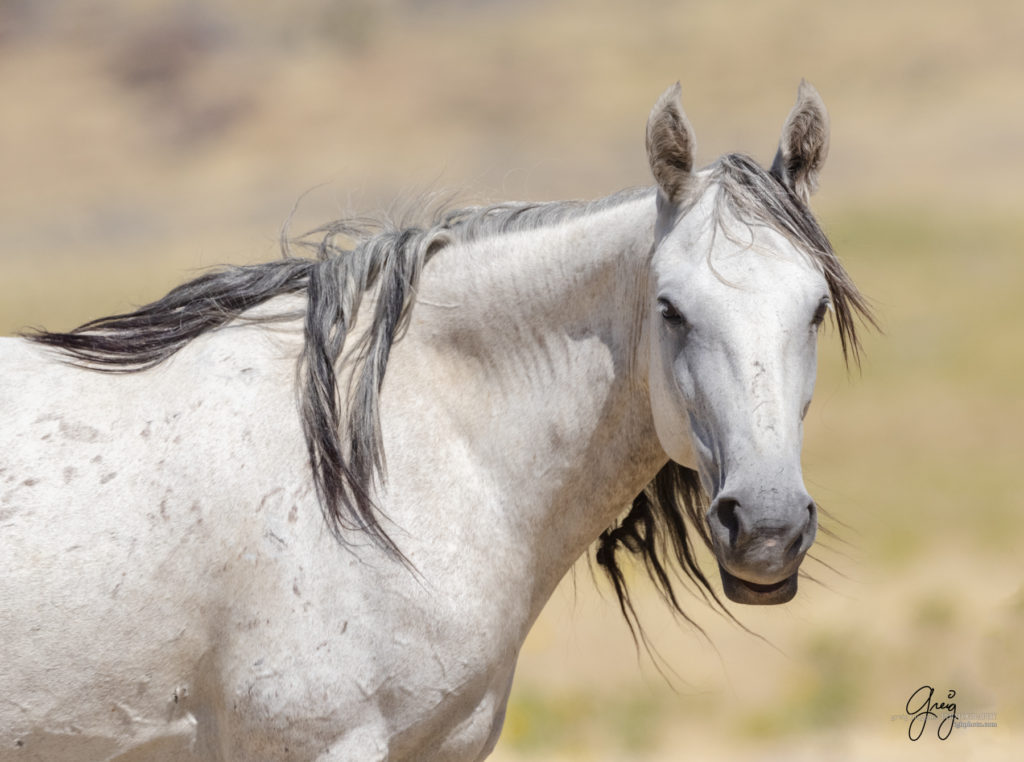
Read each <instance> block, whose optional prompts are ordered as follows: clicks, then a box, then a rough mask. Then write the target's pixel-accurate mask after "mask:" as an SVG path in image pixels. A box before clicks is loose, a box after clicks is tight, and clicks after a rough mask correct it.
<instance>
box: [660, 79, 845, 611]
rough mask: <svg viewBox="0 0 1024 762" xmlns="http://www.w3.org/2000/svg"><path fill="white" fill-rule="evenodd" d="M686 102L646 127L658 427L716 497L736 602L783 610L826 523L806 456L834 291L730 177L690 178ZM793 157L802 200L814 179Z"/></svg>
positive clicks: (719, 543) (717, 543) (671, 99)
mask: <svg viewBox="0 0 1024 762" xmlns="http://www.w3.org/2000/svg"><path fill="white" fill-rule="evenodd" d="M803 92H804V91H803V90H802V93H803ZM677 95H678V94H677V92H676V93H673V91H669V92H668V93H666V95H665V96H663V97H662V100H661V101H659V103H658V105H656V106H655V110H654V112H653V113H652V115H651V122H650V123H649V125H648V153H649V157H650V160H651V167H652V170H653V172H654V176H655V178H656V179H657V180H658V186H659V192H658V207H659V212H658V222H657V227H656V231H655V250H654V254H653V257H652V261H651V274H650V288H649V316H648V334H647V335H648V336H649V337H650V353H649V357H650V368H649V377H648V378H649V385H650V393H651V405H652V412H653V416H654V422H655V428H656V430H657V434H658V438H659V440H660V442H661V444H662V447H663V448H664V449H665V452H666V453H667V454H668V456H669V457H670V458H672V459H673V460H675V461H677V462H679V463H682V464H684V465H688V466H693V467H696V468H697V469H698V471H699V473H700V476H701V481H702V483H703V485H704V488H705V489H706V491H707V492H708V494H709V495H710V496H711V506H710V510H709V511H708V513H707V524H708V530H709V535H710V537H711V541H712V547H713V550H714V552H715V555H716V557H717V560H718V563H719V567H720V571H721V575H722V582H723V587H724V590H725V593H726V595H727V596H728V597H729V598H730V599H732V600H734V601H737V602H740V603H782V602H785V601H788V600H790V599H791V598H792V597H793V596H794V595H795V594H796V588H797V571H798V568H799V565H800V562H801V561H802V560H803V558H804V555H805V554H806V552H807V550H808V548H809V547H810V545H811V543H812V542H813V541H814V536H815V531H816V528H817V516H816V508H815V504H814V501H813V500H812V499H811V497H810V496H809V495H808V494H807V491H806V489H805V487H804V484H803V478H802V475H801V469H800V448H801V444H802V438H803V426H802V422H803V416H804V414H805V413H806V410H807V407H808V405H809V404H810V400H811V394H812V391H813V388H814V378H815V372H816V363H817V357H816V354H817V352H816V348H817V333H818V326H819V325H820V324H821V321H822V319H823V317H824V315H825V311H826V310H827V308H828V306H829V291H828V286H827V283H826V281H825V279H824V277H823V275H822V274H821V273H820V272H819V271H818V269H817V268H816V267H815V265H814V264H813V263H812V261H811V258H810V257H808V256H807V255H805V254H804V253H802V252H800V251H798V250H797V249H796V248H795V246H794V245H793V244H792V243H791V242H790V240H789V239H788V238H787V237H785V236H783V235H782V234H781V233H779V232H778V231H777V230H775V229H773V228H772V227H771V226H770V225H767V224H761V223H750V224H748V223H746V222H744V221H743V220H741V219H738V218H737V216H736V214H734V212H735V209H736V206H735V203H733V204H730V203H726V200H725V198H724V197H725V196H726V195H727V194H728V192H729V189H727V188H725V187H724V186H723V184H724V183H726V182H728V178H723V177H722V176H719V177H718V178H717V179H716V177H715V175H714V173H713V172H712V173H701V174H695V173H693V172H692V171H691V167H692V159H691V157H692V150H693V146H694V140H693V135H692V131H691V130H690V128H689V125H688V123H687V122H686V119H685V116H684V115H683V114H682V110H681V108H679V106H678V98H677ZM815 97H816V94H815ZM798 105H799V102H798ZM791 119H792V116H791ZM786 142H787V140H786V136H785V135H784V138H783V143H784V144H786ZM794 142H796V143H798V142H799V141H794ZM819 153H820V152H819ZM798 158H799V157H798ZM818 158H819V159H820V156H819V157H818ZM787 161H789V164H787V165H786V166H787V167H788V168H789V170H788V171H790V172H791V177H792V178H796V177H800V178H802V180H801V182H803V183H804V185H803V186H801V188H797V187H796V186H795V183H796V180H795V179H794V180H791V183H793V184H790V185H789V188H790V190H791V191H793V192H794V194H796V195H801V194H802V192H803V191H806V189H807V188H808V187H811V185H812V183H813V180H814V177H813V175H812V174H811V173H810V170H808V169H807V167H802V166H801V165H800V164H799V161H798V160H797V159H793V158H792V156H790V157H789V159H787ZM815 171H816V169H815ZM780 176H781V174H777V175H776V177H780ZM765 179H766V181H771V182H775V180H773V179H772V178H768V177H767V176H765ZM783 181H784V180H783ZM784 182H785V181H784ZM738 214H739V216H742V210H741V211H740V212H739V213H738Z"/></svg>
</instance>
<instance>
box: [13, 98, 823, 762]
mask: <svg viewBox="0 0 1024 762" xmlns="http://www.w3.org/2000/svg"><path fill="white" fill-rule="evenodd" d="M805 100H806V99H805ZM798 105H799V104H798ZM679 115H681V111H678V110H677V106H675V104H674V103H673V102H671V101H670V100H667V99H665V98H663V99H662V101H660V102H659V106H656V109H655V112H654V113H653V114H652V117H651V122H650V126H649V153H650V155H651V162H652V169H653V170H654V174H655V177H656V179H657V180H658V186H659V187H658V188H657V189H655V190H653V191H641V192H634V193H629V194H625V195H623V196H621V197H617V198H615V199H613V200H611V201H609V202H608V203H605V204H602V205H599V206H597V207H595V208H592V209H591V208H588V209H585V210H583V211H579V212H571V213H569V212H562V211H561V210H560V209H555V211H557V212H559V214H558V216H557V217H556V216H555V215H552V216H551V217H550V218H549V219H546V220H545V221H543V222H541V223H536V224H529V225H524V226H523V227H521V228H518V229H517V228H515V227H514V226H512V225H506V227H507V228H508V229H507V230H502V231H501V232H492V233H489V234H486V235H477V236H471V235H463V236H462V237H461V238H460V237H459V236H458V235H455V234H454V233H453V232H452V229H450V228H444V229H439V230H438V231H437V235H436V236H435V240H425V241H424V243H423V246H424V250H425V251H426V250H429V251H430V252H431V261H430V263H429V267H425V268H423V270H422V272H421V273H418V274H417V278H416V279H415V280H416V283H415V299H414V304H413V305H412V306H411V308H410V311H409V312H408V314H407V322H406V323H405V324H404V325H403V326H402V328H401V331H402V334H401V336H400V340H396V341H395V343H394V345H393V347H390V355H389V356H386V357H385V361H386V363H387V375H386V376H384V377H383V379H382V386H381V387H380V390H379V400H380V407H379V438H380V443H381V452H382V453H383V455H384V463H382V468H381V469H380V473H379V474H378V476H377V477H376V478H374V479H372V480H371V481H370V482H369V483H368V484H366V489H367V492H368V493H369V497H370V498H371V499H372V502H373V504H374V505H375V506H376V507H377V509H379V517H380V518H379V521H380V527H381V528H382V529H383V531H384V532H386V535H387V537H388V538H390V541H391V542H392V543H393V546H394V547H393V549H392V551H393V552H387V548H382V546H381V543H380V542H376V541H374V539H373V537H372V536H370V535H368V534H367V533H366V532H364V531H362V530H361V528H360V526H358V525H353V524H351V523H349V524H346V523H341V524H339V525H337V526H336V527H334V528H335V529H336V531H333V532H332V531H329V524H328V523H325V521H324V516H323V514H322V512H321V508H322V507H323V506H322V500H323V495H322V494H321V493H322V489H321V488H320V485H319V482H318V481H317V480H316V478H315V472H311V470H310V458H311V457H313V456H311V455H310V452H309V450H308V449H307V446H308V439H309V432H308V431H306V430H304V428H303V424H302V422H301V420H300V414H299V409H298V404H297V385H298V384H299V381H298V374H297V370H296V369H297V365H301V361H300V357H301V354H302V350H303V342H304V340H305V339H304V337H303V333H302V331H301V327H300V324H301V322H302V316H301V312H302V305H301V303H299V302H298V301H297V300H296V297H295V296H294V295H293V296H280V297H278V298H276V299H272V300H270V301H268V302H266V303H265V304H263V305H262V306H260V307H258V308H257V309H256V311H255V313H246V315H243V316H242V318H241V319H239V320H236V321H234V322H231V323H229V324H227V325H226V326H224V327H222V328H221V329H220V330H216V331H211V332H206V333H203V335H201V336H199V337H198V338H195V339H194V340H192V341H191V342H189V343H187V344H185V345H184V347H183V348H181V349H179V350H177V351H176V353H174V354H173V355H172V356H170V357H168V358H166V359H164V360H163V362H162V363H159V364H157V365H155V367H151V368H149V369H146V370H143V371H140V372H138V373H97V372H95V370H93V369H90V368H81V367H74V366H71V365H67V364H64V363H61V362H59V361H58V360H57V359H56V358H55V357H54V356H53V354H52V353H51V351H50V350H48V349H46V348H45V347H41V346H39V345H38V344H33V343H30V342H28V341H25V340H23V339H4V340H2V341H0V411H2V417H3V425H2V426H0V538H2V543H3V552H2V553H0V637H2V643H3V651H4V652H3V658H2V659H0V685H2V686H4V696H3V698H0V760H6V759H12V760H30V759H31V760H36V759H38V760H43V759H46V760H61V759H69V760H70V759H74V760H92V759H96V760H100V759H118V760H136V759H138V760H142V759H145V760H156V761H158V762H159V760H179V759H204V760H235V759H237V760H247V759H261V760H275V759H281V760H284V759H301V760H320V761H323V762H326V761H328V760H354V759H358V760H373V759H381V760H383V759H389V760H404V759H423V758H431V759H438V760H476V759H483V758H484V757H485V756H486V755H487V754H488V753H489V751H490V750H491V748H493V745H494V744H495V743H496V741H497V737H498V733H499V731H500V728H501V723H502V719H503V716H504V708H505V702H506V700H507V696H508V691H509V688H510V685H511V679H512V674H513V671H514V668H515V662H516V657H517V654H518V650H519V648H520V646H521V644H522V642H523V640H524V639H525V637H526V634H527V632H528V630H529V628H530V626H531V625H532V623H533V622H534V620H535V619H536V617H537V616H538V614H539V613H540V610H541V608H542V607H543V605H544V603H545V602H546V601H547V599H548V597H549V596H550V594H551V592H552V591H553V589H554V587H555V585H556V584H557V583H558V581H559V579H561V577H562V576H563V575H564V574H565V572H566V571H567V570H568V569H569V567H570V566H571V564H572V563H573V562H574V561H575V559H576V558H578V557H579V556H580V554H581V553H583V552H585V550H586V548H587V546H588V545H590V544H591V543H592V542H593V541H594V539H595V538H596V537H598V535H602V531H603V530H606V529H607V528H608V527H611V526H615V525H616V517H617V516H619V515H620V514H621V512H622V509H623V507H624V506H628V505H629V503H630V501H631V500H634V497H635V496H637V495H638V494H643V491H644V489H645V485H648V484H650V483H652V479H654V478H655V476H656V474H658V473H659V471H660V470H662V469H663V467H664V466H665V464H666V460H667V459H668V457H669V456H671V458H673V459H674V461H676V462H677V463H679V464H681V465H682V466H686V467H688V468H692V469H697V470H699V472H700V477H701V480H702V482H703V483H704V486H705V489H706V490H707V491H708V493H709V495H710V496H711V497H713V498H715V500H714V502H712V504H711V511H710V512H709V523H710V524H711V527H710V541H711V543H712V545H713V546H714V549H715V551H716V554H717V555H718V557H719V562H720V564H721V565H722V576H723V583H724V585H725V588H726V592H727V593H728V594H729V595H730V597H735V598H736V599H737V600H744V601H749V602H776V601H779V600H783V599H786V598H785V596H787V595H788V596H789V597H791V595H792V592H795V585H796V582H795V579H796V566H797V565H798V564H799V562H800V560H801V559H802V557H803V554H804V553H805V552H806V546H807V545H809V544H810V540H811V539H813V528H814V512H813V504H810V506H809V503H808V501H809V498H807V496H806V493H805V492H804V491H803V485H802V482H801V481H800V477H799V444H800V442H799V440H800V419H801V418H802V414H803V410H804V409H805V408H806V404H807V402H809V398H810V391H811V387H812V384H813V374H814V340H815V339H814V337H815V335H816V322H815V320H814V319H813V317H814V314H815V310H816V309H817V307H818V305H819V302H820V301H821V300H822V299H823V298H824V297H825V296H828V295H829V292H830V291H834V290H835V289H834V288H833V287H832V286H833V284H832V282H828V283H826V279H825V278H823V276H822V272H821V267H822V266H821V263H820V262H818V261H816V260H815V259H814V258H812V257H809V256H808V255H807V254H806V252H803V251H800V250H799V248H798V247H797V246H795V245H794V244H793V242H792V241H791V240H790V238H789V237H788V236H787V235H783V234H782V233H779V232H778V231H773V230H771V229H770V225H765V224H760V223H759V224H755V225H753V226H751V225H750V224H748V223H746V222H744V221H743V220H742V219H735V218H734V217H733V216H731V215H730V214H724V215H721V216H716V214H714V213H713V212H714V209H715V208H716V204H717V203H718V202H717V201H716V199H718V198H719V197H720V196H721V195H722V193H723V185H722V184H723V183H724V182H725V180H723V179H721V178H720V177H718V176H717V175H715V172H714V171H710V172H704V173H702V174H700V175H697V174H695V173H691V172H690V170H689V168H688V166H686V163H685V162H683V161H679V160H678V158H679V157H674V158H675V159H676V160H675V161H670V162H669V163H670V164H674V165H675V166H676V168H677V171H678V172H680V173H682V174H681V176H675V175H671V176H670V175H666V170H665V169H664V167H663V166H661V165H660V164H659V159H664V158H665V157H664V156H662V153H663V151H662V150H661V149H658V148H657V145H656V144H658V141H657V140H655V141H653V143H654V144H655V147H654V148H651V144H652V141H651V140H650V131H651V130H656V129H657V128H658V126H659V125H661V124H662V123H664V122H666V121H667V122H673V121H674V122H675V127H676V130H677V133H678V131H679V130H684V132H685V130H688V129H689V128H688V125H685V119H682V121H680V117H679ZM791 121H792V118H791ZM681 125H682V126H681ZM680 135H682V136H683V137H685V135H683V133H679V134H676V135H675V138H679V137H680ZM784 138H785V136H784ZM676 142H677V143H678V142H679V141H678V140H677V141H676ZM784 144H785V139H784ZM667 150H669V151H671V150H674V149H672V148H671V146H670V147H669V149H667ZM690 150H691V152H692V139H691V146H690ZM669 158H673V157H669ZM691 158H692V156H691ZM786 167H787V169H786V171H788V172H790V173H794V172H797V171H798V170H800V165H799V164H798V163H796V162H793V161H790V162H789V164H788V165H786ZM752 176H753V175H752ZM757 176H758V177H760V175H757ZM765 177H767V175H765ZM780 177H781V175H780ZM772 182H774V181H772ZM780 182H781V181H780ZM793 182H795V181H793ZM801 187H802V186H800V185H799V184H793V185H792V190H793V191H794V192H796V191H798V190H799V189H800V188H801ZM780 188H781V186H780ZM780 192H781V191H780ZM483 214H484V215H486V214H487V212H484V213H483ZM502 214H504V215H505V216H504V217H502V219H504V220H505V221H506V222H507V221H509V220H511V219H512V218H513V217H514V216H515V215H517V214H519V212H518V211H516V210H512V212H509V213H506V212H503V213H502ZM474 219H476V218H474ZM716 231H718V232H717V233H716ZM744 236H747V237H746V238H744ZM752 246H753V247H754V248H758V247H761V248H769V249H771V251H772V254H771V255H770V256H762V255H758V254H756V253H752V252H751V251H750V249H751V247H752ZM712 249H713V250H715V252H716V253H715V257H714V263H712V258H711V254H710V252H711V250H712ZM712 264H714V267H712ZM712 272H713V276H711V275H709V273H712ZM772 284H775V285H774V286H772ZM779 284H782V289H781V291H780V288H779ZM376 289H377V290H376V291H375V292H374V290H373V289H372V288H371V289H370V292H369V293H368V296H367V298H366V299H365V300H364V301H363V303H362V304H361V306H359V308H358V312H357V314H356V316H355V317H354V318H353V319H350V320H349V322H350V324H352V325H353V326H354V328H353V331H352V333H351V335H350V336H349V337H348V339H347V340H346V343H345V353H344V354H342V355H341V357H340V358H339V361H338V363H337V371H338V390H339V392H338V393H339V405H340V406H341V407H342V408H346V407H348V406H351V405H355V404H357V403H358V400H357V399H356V396H357V395H358V389H359V385H358V383H357V380H358V375H359V373H360V372H361V370H360V369H361V368H362V367H363V366H364V365H365V364H366V363H367V362H372V357H371V359H370V360H367V356H368V355H372V352H371V351H370V350H369V349H367V346H368V345H367V344H365V343H362V342H361V341H360V338H361V336H366V334H367V332H368V331H372V330H373V329H372V328H371V327H370V326H372V325H375V324H374V323H373V318H372V315H373V314H374V312H375V310H377V309H378V306H379V304H380V303H382V302H386V301H387V299H388V298H389V297H388V293H387V285H386V284H384V283H378V284H377V286H376ZM832 296H833V298H841V296H842V295H841V294H835V293H833V294H832ZM670 302H672V303H673V304H674V303H675V302H679V303H682V304H684V305H685V308H686V310H687V320H686V321H685V323H686V326H685V328H682V327H680V326H681V325H682V323H680V322H676V321H675V319H674V317H675V316H674V314H673V313H672V312H671V310H674V309H675V307H672V305H671V304H669V303H670ZM666 305H669V306H666ZM296 308H297V311H298V313H299V314H298V315H297V317H296V316H295V315H294V314H293V313H296ZM670 308H671V309H670ZM310 309H312V307H311V308H310ZM666 310H669V312H666ZM257 313H258V314H264V315H274V314H282V315H285V314H293V318H294V319H291V320H278V321H276V322H270V323H267V322H261V321H259V320H253V319H250V318H251V315H252V314H257ZM716 315H718V316H720V317H723V316H724V317H725V318H726V319H724V320H714V319H713V318H714V317H715V316H716ZM684 334H685V335H684ZM701 347H704V348H705V349H706V350H707V351H700V348H701ZM87 364H88V363H87ZM367 425H368V426H369V427H370V428H373V427H374V426H376V425H378V423H377V422H376V421H372V420H371V421H369V422H368V424H367ZM353 442H354V444H353V443H350V444H349V448H350V450H352V449H357V448H358V447H359V446H360V445H359V442H358V441H356V440H353ZM794 453H795V458H796V460H795V461H794ZM347 456H348V457H350V458H354V457H355V453H354V452H352V451H350V452H348V453H347ZM637 499H639V498H637ZM636 505H637V503H636V502H635V501H634V506H636ZM758 506H760V507H761V509H762V510H761V511H760V512H758V511H757V509H758ZM808 511H810V512H808ZM702 531H703V530H702ZM602 537H605V538H607V541H608V543H609V547H611V554H612V556H614V544H613V543H614V538H615V535H614V533H612V534H609V533H608V532H606V533H605V534H604V535H602ZM794 538H795V539H794ZM339 540H340V542H339ZM675 541H676V542H677V544H679V547H681V548H684V550H683V551H679V552H681V553H684V554H685V553H686V552H688V551H686V550H685V548H687V547H688V546H687V545H686V542H687V541H686V539H685V537H682V538H678V537H677V538H676V540H675ZM780 544H782V545H784V546H785V547H784V548H783V547H779V546H780ZM783 551H784V552H783ZM688 558H689V556H687V559H688ZM599 562H601V563H602V564H605V565H607V564H609V563H610V564H611V566H612V567H613V568H617V567H615V565H614V558H612V560H611V562H609V561H608V556H607V555H606V556H605V559H604V561H601V560H600V559H599ZM701 579H702V580H703V577H701ZM790 588H791V589H790ZM616 589H617V591H618V590H619V587H618V582H617V583H616ZM624 611H625V605H624Z"/></svg>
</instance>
